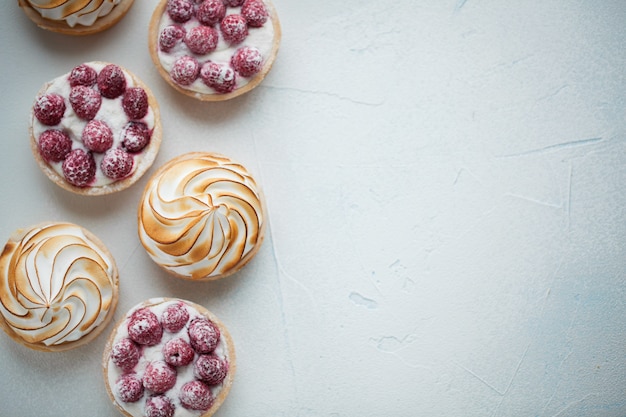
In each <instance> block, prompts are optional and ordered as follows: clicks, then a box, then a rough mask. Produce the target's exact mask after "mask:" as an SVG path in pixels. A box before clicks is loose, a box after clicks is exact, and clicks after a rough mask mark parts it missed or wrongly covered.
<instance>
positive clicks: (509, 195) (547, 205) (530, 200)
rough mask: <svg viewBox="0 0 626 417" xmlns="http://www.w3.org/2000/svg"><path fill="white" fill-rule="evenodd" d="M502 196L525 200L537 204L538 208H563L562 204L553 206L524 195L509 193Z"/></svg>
mask: <svg viewBox="0 0 626 417" xmlns="http://www.w3.org/2000/svg"><path fill="white" fill-rule="evenodd" d="M504 195H505V196H508V197H513V198H519V199H520V200H526V201H529V202H531V203H534V204H538V205H540V206H545V207H550V208H556V209H561V208H563V205H562V204H555V203H550V202H548V201H543V200H537V199H536V198H531V197H527V196H524V195H521V194H516V193H510V192H509V193H504Z"/></svg>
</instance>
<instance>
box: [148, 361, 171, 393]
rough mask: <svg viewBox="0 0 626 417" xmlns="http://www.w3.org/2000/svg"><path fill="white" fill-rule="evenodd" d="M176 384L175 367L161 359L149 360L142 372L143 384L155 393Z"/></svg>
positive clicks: (162, 391)
mask: <svg viewBox="0 0 626 417" xmlns="http://www.w3.org/2000/svg"><path fill="white" fill-rule="evenodd" d="M175 384H176V368H174V367H172V366H170V365H168V364H167V363H165V362H163V361H154V362H150V363H149V364H148V366H146V370H145V372H144V374H143V386H144V387H146V388H147V389H149V390H150V391H152V392H154V393H156V394H163V393H164V392H165V391H167V390H168V389H170V388H172V387H173V386H174V385H175Z"/></svg>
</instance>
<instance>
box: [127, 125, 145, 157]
mask: <svg viewBox="0 0 626 417" xmlns="http://www.w3.org/2000/svg"><path fill="white" fill-rule="evenodd" d="M150 136H151V132H150V129H149V128H148V125H147V124H145V123H143V122H129V123H128V124H127V125H126V126H125V127H124V130H123V131H122V147H123V148H124V149H126V152H132V153H137V152H141V151H142V150H143V148H145V147H146V146H147V145H148V143H149V142H150Z"/></svg>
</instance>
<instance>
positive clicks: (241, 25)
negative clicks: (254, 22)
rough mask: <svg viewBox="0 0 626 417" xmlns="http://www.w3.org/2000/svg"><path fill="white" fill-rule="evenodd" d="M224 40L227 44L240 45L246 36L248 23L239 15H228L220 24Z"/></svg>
mask: <svg viewBox="0 0 626 417" xmlns="http://www.w3.org/2000/svg"><path fill="white" fill-rule="evenodd" d="M220 29H221V30H222V35H223V36H224V40H225V41H226V42H228V43H233V44H235V43H241V42H243V40H244V39H246V36H248V22H246V19H245V18H244V17H243V16H242V15H240V14H229V15H228V16H226V17H225V18H224V19H222V21H221V23H220Z"/></svg>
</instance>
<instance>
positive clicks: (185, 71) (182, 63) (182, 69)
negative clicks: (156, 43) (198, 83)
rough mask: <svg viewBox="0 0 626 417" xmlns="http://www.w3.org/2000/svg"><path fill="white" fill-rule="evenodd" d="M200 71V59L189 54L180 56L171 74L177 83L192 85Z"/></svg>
mask: <svg viewBox="0 0 626 417" xmlns="http://www.w3.org/2000/svg"><path fill="white" fill-rule="evenodd" d="M199 72H200V64H199V63H198V61H197V60H196V59H195V58H194V57H191V56H189V55H184V56H181V57H180V58H178V59H177V60H176V61H175V62H174V65H173V66H172V71H171V72H170V76H171V77H172V80H174V82H175V83H177V84H180V85H191V84H192V83H193V82H194V81H195V80H196V78H198V73H199Z"/></svg>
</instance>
